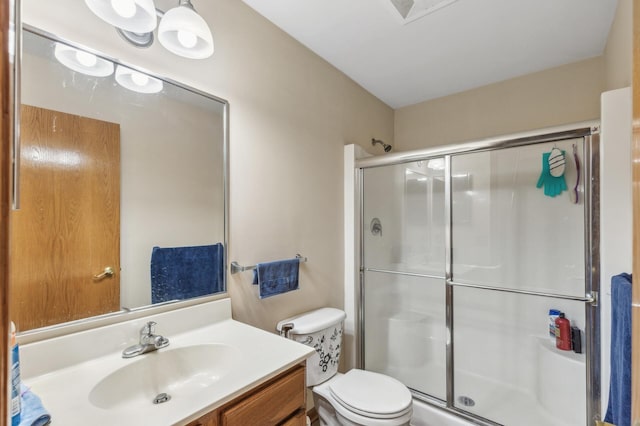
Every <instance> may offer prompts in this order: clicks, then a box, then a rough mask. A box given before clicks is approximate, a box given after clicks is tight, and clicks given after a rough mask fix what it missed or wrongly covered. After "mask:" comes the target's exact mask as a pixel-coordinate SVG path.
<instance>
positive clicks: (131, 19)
mask: <svg viewBox="0 0 640 426" xmlns="http://www.w3.org/2000/svg"><path fill="white" fill-rule="evenodd" d="M85 3H86V4H87V6H88V7H89V9H91V11H92V12H93V13H94V14H95V15H97V16H98V17H99V18H100V19H102V20H103V21H105V22H107V23H109V24H111V25H113V26H114V27H117V28H120V29H123V30H125V31H131V32H134V33H148V32H151V31H153V30H154V29H155V28H156V26H157V25H158V18H157V15H156V6H155V5H154V4H153V0H85Z"/></svg>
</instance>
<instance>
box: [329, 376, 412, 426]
mask: <svg viewBox="0 0 640 426" xmlns="http://www.w3.org/2000/svg"><path fill="white" fill-rule="evenodd" d="M329 391H330V393H331V396H332V397H333V398H334V399H335V401H336V402H337V403H338V404H340V405H342V406H343V407H344V408H345V409H347V410H348V411H350V412H353V413H356V414H359V415H361V416H365V417H368V418H373V419H393V418H397V417H401V416H403V415H405V414H407V413H409V412H410V411H411V410H412V397H411V392H409V389H407V387H406V386H405V385H403V384H402V383H401V382H400V381H398V380H396V379H394V378H392V377H389V376H385V375H383V374H379V373H374V372H372V371H365V370H358V369H354V370H350V371H349V372H347V373H346V374H344V375H343V376H341V377H339V378H337V379H336V380H333V381H331V383H330V384H329Z"/></svg>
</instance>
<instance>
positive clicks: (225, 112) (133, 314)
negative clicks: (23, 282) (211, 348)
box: [0, 0, 230, 400]
mask: <svg viewBox="0 0 640 426" xmlns="http://www.w3.org/2000/svg"><path fill="white" fill-rule="evenodd" d="M11 1H15V3H16V5H15V8H16V11H19V9H20V0H11ZM4 3H6V2H3V4H4ZM16 15H17V16H16V19H15V25H16V27H15V28H19V29H20V32H21V33H22V32H23V31H28V32H30V33H32V34H35V35H38V36H41V37H44V38H47V39H49V40H51V41H57V42H61V43H64V44H67V45H69V46H72V47H76V48H79V49H83V50H86V51H89V52H91V53H94V54H96V55H97V56H98V57H101V58H104V59H107V60H109V61H111V62H113V63H115V64H121V65H124V66H126V67H128V68H131V69H133V70H136V71H140V72H143V73H145V74H147V75H149V76H151V77H154V78H157V79H160V80H162V81H164V82H166V83H169V84H171V85H174V86H177V87H180V88H182V89H184V90H187V91H189V92H192V93H194V94H197V95H200V96H203V97H205V98H208V99H211V100H214V101H216V102H219V103H220V104H221V105H222V123H223V125H222V128H223V141H222V144H223V146H222V156H223V170H222V172H223V179H222V181H223V202H224V209H223V214H224V218H223V226H224V230H223V239H224V241H223V245H224V247H223V266H224V273H223V284H224V289H225V291H224V292H221V293H217V294H214V295H210V296H200V297H196V298H192V299H188V300H181V301H177V302H174V301H171V302H165V303H160V304H156V305H146V306H141V307H138V308H133V309H124V310H122V309H121V310H120V311H117V312H112V313H108V314H105V315H98V316H93V317H87V318H84V319H80V320H76V321H70V322H65V323H60V324H56V325H52V326H48V327H42V328H37V329H34V330H26V331H24V332H20V333H18V341H19V343H20V344H27V343H32V342H37V341H40V340H45V339H50V338H54V337H60V336H64V335H67V334H71V333H76V332H80V331H84V330H89V329H93V328H98V327H103V326H107V325H111V324H117V323H121V322H126V321H131V320H135V319H137V318H141V317H145V316H149V315H157V314H160V313H163V312H168V311H172V310H176V309H182V308H188V307H190V306H195V305H199V304H202V303H207V302H211V301H215V300H220V299H224V298H228V297H229V292H228V288H227V286H228V283H229V279H228V253H229V247H228V246H229V198H230V197H229V190H230V183H229V127H230V118H229V108H230V106H229V101H227V100H226V99H223V98H220V97H218V96H215V95H213V94H210V93H207V92H205V91H202V90H200V89H197V88H195V87H192V86H189V85H187V84H184V83H182V82H178V81H176V80H172V79H170V78H168V77H165V76H163V75H159V74H157V73H154V72H152V71H149V70H147V69H145V68H142V67H139V66H137V65H135V64H132V63H129V62H126V61H123V60H121V59H119V58H116V57H113V56H111V55H107V54H105V53H104V52H100V51H97V50H95V49H92V48H89V47H86V46H84V45H82V44H80V43H76V42H74V41H70V40H68V39H65V38H62V37H59V36H57V35H56V34H53V33H51V32H48V31H46V30H42V29H40V28H38V27H35V26H32V25H29V24H25V23H23V22H22V21H21V19H20V17H19V14H18V12H16ZM17 52H18V55H17V60H16V62H17V63H18V64H20V63H21V61H22V49H18V50H17ZM17 69H18V70H19V67H17ZM16 82H19V80H17V79H16V80H15V82H14V81H13V80H12V81H10V82H9V87H11V85H12V84H19V83H16ZM9 93H10V92H9ZM3 96H4V92H3ZM16 96H17V97H19V92H18V94H17V95H16ZM19 103H20V99H14V100H12V102H11V105H9V106H10V107H12V108H13V109H14V110H17V105H18V104H19ZM10 124H12V123H10ZM11 144H12V138H11V135H9V137H8V141H7V144H6V145H7V146H8V148H7V149H10V147H11ZM4 146H5V144H4V143H3V147H4ZM8 155H9V156H8V161H9V163H8V166H9V168H8V170H6V171H4V170H2V167H1V166H0V170H1V171H2V173H3V177H4V176H8V177H9V178H10V177H11V156H10V155H11V151H9V153H8ZM3 160H4V159H3ZM5 182H7V183H8V184H9V185H12V180H11V179H2V184H3V185H4V183H5ZM3 189H4V188H3ZM7 191H8V195H7V202H8V203H9V204H8V208H9V210H8V211H7V217H8V215H9V211H10V209H11V186H9V187H8V188H7ZM2 201H4V200H2ZM2 213H3V214H4V212H2ZM2 225H4V222H3V223H2ZM8 228H9V226H8V223H7V233H6V234H5V235H7V236H8ZM0 231H2V229H0ZM5 239H6V242H5ZM8 242H9V240H8V238H2V244H7V245H8ZM3 254H4V253H2V248H1V247H0V265H2V261H3V257H2V255H3ZM6 264H7V265H8V264H9V256H8V249H7V253H6ZM5 271H6V268H2V271H0V280H1V279H3V278H4V279H5V280H6V283H5V287H6V292H7V295H6V298H5V300H4V301H5V302H6V305H7V307H8V305H9V300H10V299H9V297H10V296H9V294H8V293H9V279H8V274H6V277H4V276H3V275H2V273H3V272H5ZM1 284H2V283H1V282H0V285H1ZM1 296H2V295H0V298H1ZM1 302H2V300H1V299H0V303H1ZM6 311H8V309H3V312H6ZM8 315H9V314H8V313H7V318H6V328H7V330H9V324H10V319H9V318H10V317H9V316H8ZM2 325H3V326H4V322H3V324H2ZM6 335H7V336H8V331H7V333H6ZM7 356H8V355H7ZM7 365H9V363H8V360H7ZM7 374H8V373H7ZM7 386H8V383H7ZM5 387H6V386H5ZM5 387H3V389H4V388H5ZM0 397H1V395H0ZM5 399H6V398H5ZM3 400H4V399H3Z"/></svg>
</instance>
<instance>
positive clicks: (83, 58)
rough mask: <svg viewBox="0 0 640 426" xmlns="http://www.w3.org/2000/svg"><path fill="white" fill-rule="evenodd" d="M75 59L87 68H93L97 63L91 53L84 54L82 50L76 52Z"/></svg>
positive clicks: (96, 59)
mask: <svg viewBox="0 0 640 426" xmlns="http://www.w3.org/2000/svg"><path fill="white" fill-rule="evenodd" d="M76 59H77V60H78V62H79V63H80V64H82V65H84V66H85V67H87V68H93V67H95V66H96V64H97V63H98V58H97V57H96V55H94V54H93V53H89V52H84V51H82V50H78V51H77V52H76Z"/></svg>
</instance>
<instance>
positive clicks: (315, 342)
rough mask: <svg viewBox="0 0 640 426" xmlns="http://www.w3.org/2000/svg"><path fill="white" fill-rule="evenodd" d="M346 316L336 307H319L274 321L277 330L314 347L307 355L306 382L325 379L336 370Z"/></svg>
mask: <svg viewBox="0 0 640 426" xmlns="http://www.w3.org/2000/svg"><path fill="white" fill-rule="evenodd" d="M346 317H347V314H345V313H344V311H342V310H340V309H335V308H320V309H316V310H315V311H310V312H306V313H304V314H300V315H297V316H295V317H292V318H287V319H285V320H282V321H280V322H279V323H278V325H277V327H276V328H277V329H278V331H279V332H280V334H283V335H285V336H286V337H288V338H290V339H292V340H295V341H296V342H300V343H303V344H305V345H307V346H311V347H313V348H314V349H315V350H316V353H315V354H313V355H312V356H310V357H309V358H308V359H307V386H315V385H318V384H320V383H322V382H325V381H327V380H329V379H330V378H331V377H333V376H334V375H335V374H336V373H337V372H338V364H339V363H340V352H341V351H342V328H343V323H344V319H345V318H346Z"/></svg>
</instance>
